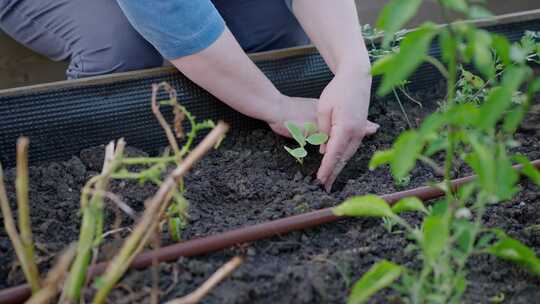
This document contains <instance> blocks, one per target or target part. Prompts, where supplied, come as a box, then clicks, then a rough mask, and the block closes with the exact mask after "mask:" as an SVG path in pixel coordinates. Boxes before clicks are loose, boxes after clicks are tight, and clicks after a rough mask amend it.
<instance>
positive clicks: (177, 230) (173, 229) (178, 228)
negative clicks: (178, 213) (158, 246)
mask: <svg viewBox="0 0 540 304" xmlns="http://www.w3.org/2000/svg"><path fill="white" fill-rule="evenodd" d="M181 233H182V221H181V220H180V218H178V217H171V218H169V234H170V235H171V238H172V239H173V241H175V242H179V241H180V239H181V237H180V235H181Z"/></svg>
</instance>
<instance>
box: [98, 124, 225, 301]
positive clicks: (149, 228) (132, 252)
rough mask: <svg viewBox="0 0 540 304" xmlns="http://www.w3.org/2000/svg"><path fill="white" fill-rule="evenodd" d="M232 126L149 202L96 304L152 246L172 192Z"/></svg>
mask: <svg viewBox="0 0 540 304" xmlns="http://www.w3.org/2000/svg"><path fill="white" fill-rule="evenodd" d="M228 129H229V126H228V125H227V124H226V123H224V122H220V123H218V125H217V126H216V127H215V128H214V129H213V130H212V131H211V132H210V133H209V134H208V135H207V136H206V137H205V138H204V139H203V141H202V142H201V143H200V144H199V145H198V146H197V147H196V148H195V149H194V150H193V151H192V152H191V153H190V154H188V155H187V157H186V158H185V159H184V160H183V161H182V163H180V164H179V165H178V167H177V168H176V169H175V170H174V171H173V172H172V173H171V174H169V176H168V177H167V178H166V179H165V181H164V182H163V183H162V185H161V186H160V188H159V189H158V191H157V192H156V194H155V195H154V196H153V197H152V198H151V199H150V200H149V201H147V203H146V206H147V208H146V209H145V211H144V214H143V215H142V217H141V220H140V221H139V223H138V224H137V226H136V227H135V229H134V230H133V232H132V233H131V234H130V235H129V237H128V238H127V239H126V241H125V242H124V244H123V246H122V248H121V249H120V252H119V253H118V254H117V255H116V256H115V257H114V259H113V260H112V262H111V263H110V264H109V265H108V266H107V270H106V271H105V275H104V276H103V277H102V282H103V285H102V287H101V288H100V289H99V290H98V291H97V293H96V296H95V298H94V300H93V303H104V302H105V300H106V298H107V295H108V294H109V292H110V291H111V290H112V288H113V287H114V285H115V284H116V282H118V280H119V279H120V278H121V277H122V275H123V274H124V273H125V272H126V270H127V269H128V267H129V265H130V263H131V261H132V260H133V258H134V257H135V256H136V255H137V253H139V252H140V251H141V250H142V249H143V248H144V246H145V245H146V244H147V243H148V240H149V238H150V237H151V236H152V233H153V232H154V231H155V229H156V228H157V225H158V224H159V221H160V217H161V214H163V213H164V212H165V209H166V208H167V206H168V204H169V201H170V200H171V198H172V192H173V190H174V189H175V188H176V187H177V185H178V182H179V180H180V179H181V178H182V177H183V176H184V175H185V174H186V173H187V172H188V171H189V170H190V169H191V168H192V167H193V165H195V163H196V162H198V161H199V160H200V159H201V158H202V157H203V156H204V154H206V152H208V151H209V150H210V149H212V148H213V147H214V145H215V144H216V143H217V142H219V141H220V140H221V138H222V137H223V136H224V135H225V133H226V132H227V130H228Z"/></svg>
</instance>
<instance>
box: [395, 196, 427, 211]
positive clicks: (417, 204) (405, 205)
mask: <svg viewBox="0 0 540 304" xmlns="http://www.w3.org/2000/svg"><path fill="white" fill-rule="evenodd" d="M392 211H393V212H394V213H395V214H399V213H401V212H407V211H420V212H423V213H426V214H427V213H428V211H427V209H426V207H425V206H424V203H422V201H421V200H420V199H419V198H417V197H415V196H410V197H405V198H402V199H400V200H399V201H398V202H397V203H396V204H395V205H394V206H392Z"/></svg>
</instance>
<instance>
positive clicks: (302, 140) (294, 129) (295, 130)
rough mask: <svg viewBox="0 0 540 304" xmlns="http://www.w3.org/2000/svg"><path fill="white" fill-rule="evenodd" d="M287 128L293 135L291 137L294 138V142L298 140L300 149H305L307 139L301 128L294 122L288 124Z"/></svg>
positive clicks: (286, 124)
mask: <svg viewBox="0 0 540 304" xmlns="http://www.w3.org/2000/svg"><path fill="white" fill-rule="evenodd" d="M285 127H286V128H287V130H289V133H291V136H292V137H293V138H294V140H296V142H297V143H298V144H299V145H300V147H304V146H305V145H306V137H305V136H304V133H302V130H301V129H300V127H299V126H297V125H295V124H294V123H292V122H286V123H285ZM287 151H289V150H287ZM289 153H291V152H289Z"/></svg>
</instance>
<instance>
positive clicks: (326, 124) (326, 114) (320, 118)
mask: <svg viewBox="0 0 540 304" xmlns="http://www.w3.org/2000/svg"><path fill="white" fill-rule="evenodd" d="M331 123H332V108H326V107H324V106H322V105H320V104H318V105H317V127H318V128H319V131H320V132H323V133H325V134H330V129H331V127H332V125H331ZM325 151H326V144H322V145H320V147H319V152H320V153H321V154H324V153H325Z"/></svg>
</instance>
